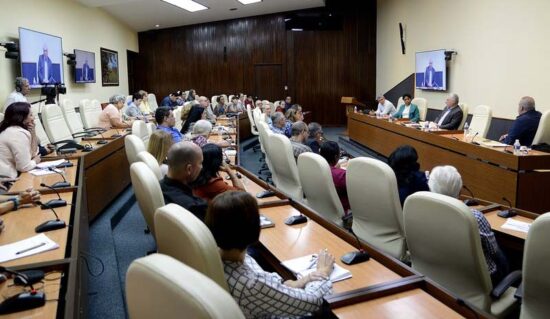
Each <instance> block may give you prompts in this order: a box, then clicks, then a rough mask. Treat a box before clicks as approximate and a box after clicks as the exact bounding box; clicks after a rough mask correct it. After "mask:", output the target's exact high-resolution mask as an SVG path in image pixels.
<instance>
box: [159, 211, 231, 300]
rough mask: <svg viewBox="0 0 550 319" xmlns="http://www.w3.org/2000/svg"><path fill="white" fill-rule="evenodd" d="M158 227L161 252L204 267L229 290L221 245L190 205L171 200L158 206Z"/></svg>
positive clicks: (208, 273)
mask: <svg viewBox="0 0 550 319" xmlns="http://www.w3.org/2000/svg"><path fill="white" fill-rule="evenodd" d="M155 229H156V231H157V247H158V251H159V253H161V254H166V255H168V256H171V257H174V258H176V259H177V260H179V261H181V262H182V263H184V264H186V265H188V266H190V267H192V268H193V269H196V270H197V271H200V272H201V273H203V274H204V275H205V276H207V277H208V278H210V279H212V280H213V281H215V282H216V283H218V285H220V287H222V288H223V289H225V290H227V291H229V288H228V286H227V281H226V280H225V277H224V274H223V265H222V260H221V257H220V253H219V252H218V245H217V244H216V240H215V239H214V237H213V236H212V233H211V232H210V230H209V229H208V227H206V225H205V224H204V222H202V221H201V220H200V219H198V218H197V217H195V215H193V214H192V213H190V212H189V211H188V210H187V209H185V208H183V207H181V206H179V205H176V204H168V205H166V206H163V207H160V208H159V209H157V212H156V213H155Z"/></svg>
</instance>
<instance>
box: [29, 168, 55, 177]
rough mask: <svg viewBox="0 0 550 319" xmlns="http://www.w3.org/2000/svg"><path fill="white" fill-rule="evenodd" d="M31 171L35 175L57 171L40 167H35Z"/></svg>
mask: <svg viewBox="0 0 550 319" xmlns="http://www.w3.org/2000/svg"><path fill="white" fill-rule="evenodd" d="M29 173H31V174H32V175H34V176H44V175H50V174H55V172H52V171H50V170H48V169H40V168H35V169H33V170H31V171H29Z"/></svg>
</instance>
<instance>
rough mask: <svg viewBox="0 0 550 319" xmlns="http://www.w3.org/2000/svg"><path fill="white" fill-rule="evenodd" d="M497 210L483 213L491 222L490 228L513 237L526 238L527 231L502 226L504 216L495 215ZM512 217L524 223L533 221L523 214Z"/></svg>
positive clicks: (504, 219)
mask: <svg viewBox="0 0 550 319" xmlns="http://www.w3.org/2000/svg"><path fill="white" fill-rule="evenodd" d="M499 211H500V210H494V211H491V212H488V213H485V214H484V215H485V218H487V221H488V222H489V224H491V228H492V229H493V231H497V232H501V233H504V234H508V235H510V236H514V237H517V238H520V239H523V240H525V239H527V233H524V232H520V231H515V230H511V229H506V228H502V225H504V223H506V218H502V217H499V216H498V215H497V214H498V212H499ZM512 219H513V220H517V221H520V222H524V223H529V224H531V223H533V219H531V218H528V217H524V216H519V215H518V216H514V217H512Z"/></svg>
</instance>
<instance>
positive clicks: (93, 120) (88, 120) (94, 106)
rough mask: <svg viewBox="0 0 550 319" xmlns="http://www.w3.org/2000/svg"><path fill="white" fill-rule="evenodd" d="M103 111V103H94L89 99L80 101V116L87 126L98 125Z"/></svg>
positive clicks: (88, 127)
mask: <svg viewBox="0 0 550 319" xmlns="http://www.w3.org/2000/svg"><path fill="white" fill-rule="evenodd" d="M94 101H97V100H94ZM101 112H102V108H101V104H98V103H95V102H93V103H92V101H90V100H87V99H85V100H81V101H80V117H81V118H82V124H84V127H85V128H87V129H90V128H95V127H98V123H99V116H100V115H101Z"/></svg>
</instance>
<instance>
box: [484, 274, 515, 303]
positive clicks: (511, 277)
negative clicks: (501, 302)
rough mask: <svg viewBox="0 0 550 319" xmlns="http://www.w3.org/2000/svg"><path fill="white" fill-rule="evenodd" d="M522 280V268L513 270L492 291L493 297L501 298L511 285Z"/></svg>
mask: <svg viewBox="0 0 550 319" xmlns="http://www.w3.org/2000/svg"><path fill="white" fill-rule="evenodd" d="M519 282H521V270H516V271H512V272H511V273H509V274H508V275H507V276H506V277H504V279H502V280H501V281H500V282H499V283H498V285H497V286H496V287H494V288H493V291H491V297H493V298H496V299H498V298H500V297H501V296H502V294H504V292H505V291H506V290H507V289H508V288H510V286H512V285H514V284H517V283H519Z"/></svg>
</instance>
